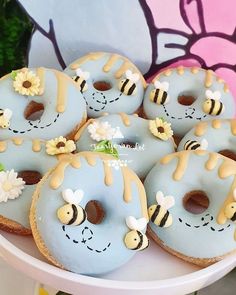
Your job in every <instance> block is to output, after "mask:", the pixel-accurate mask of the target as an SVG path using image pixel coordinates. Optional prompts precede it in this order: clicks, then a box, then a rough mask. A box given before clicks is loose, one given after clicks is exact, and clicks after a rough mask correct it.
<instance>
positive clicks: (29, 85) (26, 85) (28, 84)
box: [22, 80, 32, 88]
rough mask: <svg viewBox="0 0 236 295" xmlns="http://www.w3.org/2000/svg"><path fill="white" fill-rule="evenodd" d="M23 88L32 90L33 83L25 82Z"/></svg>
mask: <svg viewBox="0 0 236 295" xmlns="http://www.w3.org/2000/svg"><path fill="white" fill-rule="evenodd" d="M22 86H23V87H24V88H30V87H31V86H32V83H31V82H30V81H28V80H26V81H24V82H23V84H22Z"/></svg>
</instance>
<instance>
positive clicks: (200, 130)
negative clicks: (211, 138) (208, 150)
mask: <svg viewBox="0 0 236 295" xmlns="http://www.w3.org/2000/svg"><path fill="white" fill-rule="evenodd" d="M207 127H208V124H207V122H200V123H198V124H197V125H196V126H195V131H194V134H195V135H196V136H202V135H204V134H205V133H206V131H207Z"/></svg>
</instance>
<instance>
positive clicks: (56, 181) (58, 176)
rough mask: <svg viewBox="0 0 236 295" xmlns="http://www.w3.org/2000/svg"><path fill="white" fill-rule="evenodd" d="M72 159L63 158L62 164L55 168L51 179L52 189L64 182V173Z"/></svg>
mask: <svg viewBox="0 0 236 295" xmlns="http://www.w3.org/2000/svg"><path fill="white" fill-rule="evenodd" d="M69 164H70V161H68V160H62V161H61V162H60V164H59V165H58V166H57V167H56V168H55V170H54V172H53V174H52V178H51V180H50V186H51V188H52V189H57V188H58V187H59V186H60V185H61V184H62V182H63V179H64V173H65V169H66V167H67V166H69Z"/></svg>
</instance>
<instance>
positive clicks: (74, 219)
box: [57, 204, 86, 225]
mask: <svg viewBox="0 0 236 295" xmlns="http://www.w3.org/2000/svg"><path fill="white" fill-rule="evenodd" d="M57 217H58V219H59V220H60V222H61V223H62V224H66V225H80V224H82V223H83V222H84V221H85V219H86V213H85V210H84V209H83V208H82V207H80V206H78V205H74V204H67V205H64V206H62V207H61V208H59V209H58V210H57Z"/></svg>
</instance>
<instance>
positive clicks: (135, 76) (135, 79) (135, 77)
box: [131, 73, 140, 83]
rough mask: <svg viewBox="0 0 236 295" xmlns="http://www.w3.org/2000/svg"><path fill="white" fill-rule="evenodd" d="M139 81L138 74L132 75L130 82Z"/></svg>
mask: <svg viewBox="0 0 236 295" xmlns="http://www.w3.org/2000/svg"><path fill="white" fill-rule="evenodd" d="M139 79H140V75H139V74H138V73H134V74H133V75H132V78H131V80H132V81H133V82H134V83H136V82H138V80H139Z"/></svg>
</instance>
